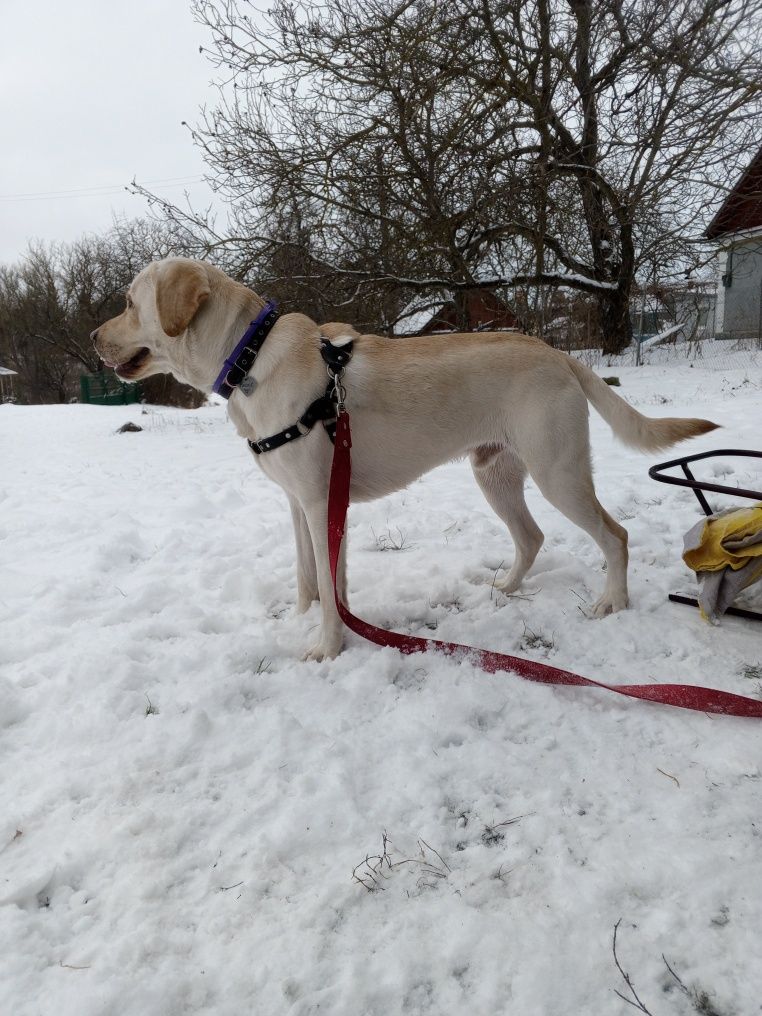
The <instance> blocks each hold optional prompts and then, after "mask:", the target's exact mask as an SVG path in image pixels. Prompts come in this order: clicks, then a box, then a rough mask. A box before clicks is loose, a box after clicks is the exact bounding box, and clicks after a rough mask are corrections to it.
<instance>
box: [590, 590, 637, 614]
mask: <svg viewBox="0 0 762 1016" xmlns="http://www.w3.org/2000/svg"><path fill="white" fill-rule="evenodd" d="M627 605H628V601H627V595H626V594H624V595H616V596H608V595H607V594H606V593H604V594H603V596H602V597H601V598H600V600H596V601H595V603H594V604H593V607H592V615H593V617H606V616H607V615H608V614H616V613H618V611H620V610H626V609H627Z"/></svg>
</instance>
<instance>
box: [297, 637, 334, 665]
mask: <svg viewBox="0 0 762 1016" xmlns="http://www.w3.org/2000/svg"><path fill="white" fill-rule="evenodd" d="M340 652H341V641H339V642H330V643H325V642H318V644H317V645H316V646H313V647H312V649H309V650H308V651H307V652H306V653H305V654H304V656H303V657H302V662H303V663H306V662H308V661H309V660H315V661H316V662H317V663H320V661H321V660H335V659H336V657H337V656H338V655H339V653H340Z"/></svg>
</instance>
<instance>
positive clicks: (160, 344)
mask: <svg viewBox="0 0 762 1016" xmlns="http://www.w3.org/2000/svg"><path fill="white" fill-rule="evenodd" d="M210 293H211V286H210V275H209V266H208V265H206V264H204V262H202V261H190V260H188V259H187V258H167V259H166V260H164V261H155V262H153V263H152V264H150V265H148V266H147V267H146V268H144V269H143V271H142V272H141V273H140V274H139V275H138V276H137V277H136V278H135V280H134V281H133V283H132V285H131V286H130V288H129V289H128V291H127V300H126V306H125V308H124V310H123V311H122V313H121V314H119V315H118V317H115V318H111V320H110V321H106V322H105V324H102V325H101V326H100V328H96V330H95V331H94V332H92V333H91V336H90V337H91V338H92V340H93V342H94V344H95V349H96V352H97V353H98V355H99V356H100V358H101V359H102V360H103V362H104V363H105V364H106V366H107V367H113V368H114V370H115V371H116V373H117V375H118V376H119V377H120V378H122V379H123V380H125V381H138V380H140V378H144V377H148V376H149V375H151V374H162V373H166V372H170V371H172V370H173V361H174V358H173V356H172V353H173V344H175V343H176V342H177V341H178V340H179V337H180V336H181V335H183V334H184V332H186V331H187V329H188V327H189V326H190V324H191V322H192V321H193V319H194V318H195V317H196V315H197V314H198V312H199V311H200V310H201V308H202V307H203V306H204V304H205V303H206V301H207V300H208V299H209V295H210Z"/></svg>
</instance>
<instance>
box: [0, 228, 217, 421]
mask: <svg viewBox="0 0 762 1016" xmlns="http://www.w3.org/2000/svg"><path fill="white" fill-rule="evenodd" d="M172 252H175V253H179V251H177V250H176V247H175V238H174V236H173V234H172V232H171V231H169V230H168V229H167V228H165V227H164V226H163V225H162V224H161V223H158V222H154V221H151V220H136V221H128V222H117V223H115V225H114V227H113V228H112V229H111V230H109V232H108V233H106V234H104V235H101V236H87V237H84V238H82V239H80V240H78V241H77V242H76V243H72V244H55V245H52V246H45V245H41V244H34V245H31V246H30V247H29V249H28V250H27V252H26V255H25V256H24V257H23V258H22V259H21V260H20V261H19V262H18V263H17V264H15V265H9V266H4V267H0V361H2V362H3V363H4V365H5V366H9V367H11V368H13V369H15V370H17V371H18V373H19V378H18V385H17V388H18V391H19V394H20V396H21V398H23V399H24V400H25V401H29V402H64V401H66V400H67V399H69V398H72V397H74V396H76V395H77V393H78V391H79V375H80V374H81V373H82V371H83V370H84V371H85V372H87V373H92V372H94V371H97V370H98V369H99V367H100V361H99V359H98V355H97V354H96V352H95V350H94V348H93V345H92V342H91V341H90V332H91V331H92V330H93V329H94V328H96V327H97V326H98V325H99V324H100V323H101V322H102V321H105V320H106V319H107V318H109V317H111V316H113V315H114V314H115V313H118V312H119V311H120V310H121V309H122V306H123V303H124V291H125V289H126V288H127V286H128V285H129V283H130V282H131V280H132V278H133V277H134V275H135V274H136V273H137V272H138V271H139V270H140V269H141V268H142V267H144V266H145V264H146V263H147V262H148V261H151V260H152V259H154V258H157V257H163V256H165V255H167V254H169V253H172ZM145 390H146V394H147V396H148V397H149V398H153V399H156V401H168V402H173V403H176V404H181V405H190V404H196V405H197V404H198V396H197V395H193V396H192V397H191V396H189V394H188V392H189V391H190V389H187V386H181V385H179V384H178V383H177V382H175V381H174V380H171V381H169V380H164V379H156V380H154V379H149V381H148V382H147V387H146V389H145Z"/></svg>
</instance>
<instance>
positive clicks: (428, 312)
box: [394, 289, 519, 336]
mask: <svg viewBox="0 0 762 1016" xmlns="http://www.w3.org/2000/svg"><path fill="white" fill-rule="evenodd" d="M465 304H466V307H465V310H466V315H467V320H468V326H467V328H466V331H469V332H502V331H516V330H518V327H519V323H518V320H517V318H516V316H515V314H514V313H513V312H512V311H511V309H510V307H509V306H508V304H506V303H505V302H504V301H503V300H501V299H500V297H499V296H498V295H497V294H496V293H493V292H491V291H490V290H488V289H472V290H469V291H468V293H466V298H465ZM457 331H461V329H460V328H459V327H458V312H457V309H456V307H455V302H454V301H453V300H452V298H448V297H447V295H446V294H444V293H440V294H435V295H433V296H429V297H426V298H423V299H419V300H414V301H413V303H411V304H410V305H409V306H408V307H406V308H405V310H404V311H403V313H402V316H401V318H400V320H399V321H398V322H397V325H396V327H395V329H394V332H395V335H400V336H403V335H436V334H439V333H442V332H457Z"/></svg>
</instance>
